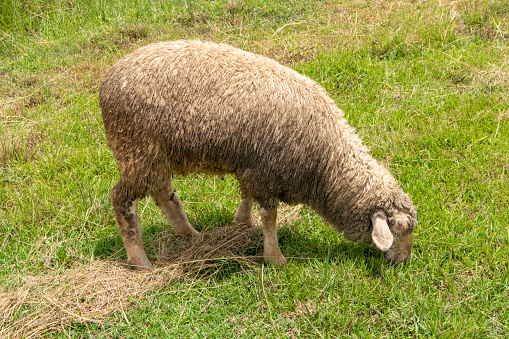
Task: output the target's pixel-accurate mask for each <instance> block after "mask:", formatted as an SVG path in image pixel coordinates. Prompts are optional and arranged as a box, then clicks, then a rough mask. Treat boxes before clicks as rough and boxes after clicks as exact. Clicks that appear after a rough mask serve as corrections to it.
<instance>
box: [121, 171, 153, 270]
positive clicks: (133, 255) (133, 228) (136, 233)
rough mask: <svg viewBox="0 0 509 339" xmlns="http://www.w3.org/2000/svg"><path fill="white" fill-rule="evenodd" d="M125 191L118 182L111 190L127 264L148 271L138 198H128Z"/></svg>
mask: <svg viewBox="0 0 509 339" xmlns="http://www.w3.org/2000/svg"><path fill="white" fill-rule="evenodd" d="M126 192H127V190H126V188H125V187H124V186H123V184H122V181H119V182H118V183H117V184H116V185H115V186H114V187H113V189H112V190H111V200H112V203H113V211H114V212H115V219H116V220H117V224H118V228H119V232H120V235H121V236H122V240H123V242H124V246H125V249H126V251H127V258H128V262H129V264H130V265H131V266H132V267H133V268H135V269H137V270H148V269H150V268H152V264H151V263H150V261H149V260H148V258H147V255H146V254H145V250H144V249H143V238H142V231H141V220H140V218H139V217H138V214H137V205H138V198H136V199H135V198H130V197H129V195H128V194H127V193H126Z"/></svg>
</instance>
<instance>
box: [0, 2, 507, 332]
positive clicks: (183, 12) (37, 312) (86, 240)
mask: <svg viewBox="0 0 509 339" xmlns="http://www.w3.org/2000/svg"><path fill="white" fill-rule="evenodd" d="M171 39H202V40H212V41H219V42H227V43H230V44H232V45H234V46H236V47H240V48H243V49H245V50H249V51H252V52H255V53H259V54H263V55H266V56H269V57H272V58H274V59H276V60H278V61H279V62H280V63H282V64H284V65H287V66H289V67H292V68H294V69H296V70H297V71H299V72H300V73H303V74H305V75H307V76H309V77H311V78H312V79H314V80H315V81H317V82H318V83H320V84H321V85H322V86H324V87H325V88H326V89H327V91H328V92H329V94H330V95H331V97H332V98H333V99H334V100H335V101H336V103H337V104H338V106H339V107H340V108H342V109H343V110H344V111H345V112H346V115H347V118H348V120H349V122H350V124H351V125H352V126H354V127H356V128H357V130H358V133H359V134H360V135H361V136H362V137H363V140H364V143H365V144H366V145H368V146H369V147H370V148H371V150H372V154H373V156H374V157H375V158H377V159H379V160H380V161H381V162H383V163H384V164H386V166H387V167H389V168H390V169H391V171H392V173H393V174H394V175H395V176H396V178H397V179H398V180H399V182H400V183H401V185H402V187H403V189H404V190H405V191H406V192H407V193H409V194H410V196H411V197H412V200H413V201H414V203H415V205H416V206H417V208H418V213H419V225H418V226H417V228H416V231H415V235H414V239H415V240H414V250H413V256H412V259H411V261H410V262H408V263H405V264H404V265H400V266H398V267H395V268H394V267H389V266H387V264H386V263H384V261H383V259H382V258H381V255H380V254H378V253H376V252H375V251H374V250H371V249H370V248H368V247H367V246H364V245H360V244H355V243H351V242H347V241H346V240H344V239H343V238H342V236H341V235H337V234H335V233H334V232H333V231H332V229H331V227H330V226H329V225H327V224H324V222H323V221H322V220H321V219H320V218H319V217H318V216H316V215H315V214H314V212H313V211H312V210H310V209H308V208H306V207H297V208H295V207H293V208H291V207H285V208H284V209H283V213H282V214H283V216H284V217H283V218H281V229H280V231H279V234H280V236H279V243H280V246H281V250H282V252H283V254H284V255H285V256H286V257H287V258H288V259H289V262H288V265H287V266H285V267H284V268H282V269H277V268H274V267H268V266H266V265H264V264H263V263H262V261H261V260H260V259H259V258H258V256H259V255H261V254H262V252H263V248H262V244H261V242H260V232H259V230H258V231H257V230H252V229H250V230H246V231H245V232H244V231H242V232H244V233H242V232H241V231H238V232H237V233H236V231H231V234H233V235H234V237H233V236H232V235H221V234H223V233H220V232H221V230H225V227H227V226H228V225H232V220H233V214H234V212H235V208H236V205H237V204H238V202H239V199H240V194H239V191H238V189H237V185H236V182H235V179H234V178H233V177H225V178H224V179H223V180H221V179H220V178H213V177H205V176H199V175H191V176H190V177H187V178H180V177H177V178H175V184H174V186H175V188H176V190H177V191H178V192H179V195H180V198H181V200H182V201H183V203H184V205H185V208H186V211H187V212H188V216H189V219H190V221H191V223H192V224H193V225H195V227H196V228H197V229H199V230H203V231H204V232H205V233H206V234H209V235H210V234H215V235H213V236H210V239H212V240H211V241H212V243H213V241H216V240H217V241H218V243H219V242H220V241H223V240H224V241H223V243H221V244H222V245H221V246H223V245H224V246H223V247H224V248H226V247H228V251H225V252H221V253H219V252H217V253H219V254H217V253H216V252H214V251H210V248H209V250H207V248H205V247H203V249H204V251H205V252H207V251H208V252H207V253H208V254H206V255H205V254H203V253H202V252H200V253H201V254H200V253H198V254H197V253H194V252H193V248H194V249H195V250H196V248H200V249H202V248H201V247H199V245H196V244H195V245H196V246H198V247H196V246H195V247H192V246H191V244H190V243H189V241H188V240H187V239H183V238H179V237H176V236H174V235H173V234H172V231H171V228H170V227H169V226H168V225H167V223H166V221H165V219H164V217H163V216H162V214H161V213H160V212H159V211H158V209H157V208H156V207H155V205H154V204H153V202H152V201H150V200H149V199H146V200H144V201H143V202H142V203H141V204H140V206H139V212H140V217H141V218H142V222H143V224H144V236H145V241H146V243H147V245H146V249H147V252H148V255H149V258H150V259H151V260H152V261H153V262H157V263H158V265H157V268H156V269H155V270H154V271H152V272H149V273H141V274H140V273H136V272H132V271H130V270H128V269H125V268H123V267H122V264H123V263H125V262H126V255H125V251H124V249H123V245H122V241H121V239H120V237H119V235H118V231H117V228H116V225H115V221H114V217H113V211H112V208H111V202H110V200H109V191H110V189H111V187H112V186H113V184H114V183H115V182H116V181H117V180H118V172H117V169H116V164H115V161H114V159H113V157H112V155H111V152H110V151H109V149H108V147H107V145H106V141H105V137H104V130H103V127H102V120H101V114H100V110H99V106H98V100H97V90H98V85H99V83H100V81H101V78H102V76H103V75H104V73H105V72H106V71H107V70H108V68H109V67H110V66H111V65H112V64H113V63H114V62H115V61H116V60H118V59H119V58H120V57H121V56H123V55H125V54H127V53H129V52H130V51H132V50H134V49H135V48H137V47H140V46H143V45H145V44H148V43H150V42H155V41H161V40H171ZM508 150H509V1H507V0H496V1H491V0H458V1H450V0H442V1H439V0H430V1H421V0H408V1H389V0H360V1H358V0H345V1H333V0H329V1H314V0H291V1H277V0H260V1H254V0H245V1H242V0H229V1H226V0H212V1H206V0H190V1H171V0H170V1H159V0H136V1H135V0H124V1H121V0H112V1H103V0H75V1H73V0H55V1H49V0H26V1H14V0H1V1H0V267H1V268H0V284H1V287H2V291H0V314H1V315H0V337H12V338H14V337H39V336H42V337H59V338H68V337H72V338H84V337H87V338H88V337H90V338H130V337H135V336H136V337H143V338H145V337H146V338H149V337H150V338H157V337H161V338H173V337H174V338H178V337H180V338H185V337H189V338H204V337H207V338H225V337H228V338H229V337H258V338H297V337H299V338H300V337H304V338H306V337H307V338H336V337H358V338H364V337H372V338H385V337H405V338H406V337H409V338H413V337H432V338H457V337H467V338H476V337H483V338H485V337H487V338H503V337H505V336H506V335H509V182H508V173H509V152H508ZM324 156H326V155H324ZM226 229H227V230H228V228H226ZM214 232H217V233H214ZM236 234H238V235H239V237H237V235H236ZM221 237H223V238H221ZM228 237H230V238H228ZM221 239H222V240H221ZM239 239H240V240H242V241H236V242H234V241H233V240H239ZM179 244H181V245H179ZM190 246H191V247H190ZM211 246H214V245H211ZM223 247H222V248H223ZM206 250H207V251H206ZM191 252H193V253H191ZM215 253H216V254H215ZM191 254H192V255H191ZM207 255H208V256H207ZM200 256H202V257H203V258H207V259H211V258H212V259H215V260H206V261H205V260H204V261H200ZM179 260H180V261H179ZM176 262H180V263H181V264H180V265H175V263H176ZM96 306H97V307H96Z"/></svg>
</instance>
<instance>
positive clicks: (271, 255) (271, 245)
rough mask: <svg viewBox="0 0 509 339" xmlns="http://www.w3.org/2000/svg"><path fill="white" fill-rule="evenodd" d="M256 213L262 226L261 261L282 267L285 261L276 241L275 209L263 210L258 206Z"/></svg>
mask: <svg viewBox="0 0 509 339" xmlns="http://www.w3.org/2000/svg"><path fill="white" fill-rule="evenodd" d="M258 212H260V216H261V219H262V226H263V259H264V260H265V262H271V263H273V264H275V265H277V266H284V265H285V264H286V259H285V257H283V254H282V253H281V250H280V249H279V244H278V241H277V222H276V219H277V207H274V208H264V207H261V206H260V205H258Z"/></svg>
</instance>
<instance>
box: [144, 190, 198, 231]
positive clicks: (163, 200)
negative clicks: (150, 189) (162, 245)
mask: <svg viewBox="0 0 509 339" xmlns="http://www.w3.org/2000/svg"><path fill="white" fill-rule="evenodd" d="M152 199H154V202H155V203H156V205H157V206H159V208H160V209H161V212H163V214H164V216H165V217H166V219H168V222H169V223H170V224H171V226H172V227H173V229H174V230H175V233H176V234H183V235H187V236H198V235H200V233H199V232H198V231H197V230H195V229H194V227H193V226H192V225H191V224H190V223H189V220H187V215H186V212H185V211H184V207H183V206H182V203H181V202H180V199H179V198H178V196H177V195H176V194H175V192H173V190H172V188H171V182H167V183H165V184H164V185H163V187H162V188H161V189H160V190H158V191H156V192H154V193H152Z"/></svg>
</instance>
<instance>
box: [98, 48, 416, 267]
mask: <svg viewBox="0 0 509 339" xmlns="http://www.w3.org/2000/svg"><path fill="white" fill-rule="evenodd" d="M99 101H100V106H101V109H102V115H103V121H104V127H105V131H106V138H107V140H108V145H109V147H110V148H111V150H112V151H113V155H114V156H115V158H116V160H117V163H118V167H119V171H120V180H119V182H118V183H117V184H116V185H115V186H114V187H113V189H112V192H111V199H112V203H113V209H114V212H115V218H116V220H117V222H118V225H119V229H120V234H121V236H122V239H123V241H124V245H125V247H126V250H127V255H128V257H129V262H130V263H131V264H132V265H133V267H136V268H138V269H146V268H150V267H151V266H152V265H151V263H150V261H149V260H148V259H147V256H146V254H145V251H144V249H143V243H142V234H141V223H140V218H139V217H138V215H137V212H136V205H137V202H138V200H139V199H142V198H143V197H144V196H145V195H146V194H147V193H148V194H150V195H151V196H152V198H153V199H154V201H155V203H156V204H157V205H158V206H159V208H160V209H161V210H162V212H163V213H164V215H165V216H166V218H167V219H168V221H169V222H170V224H171V225H172V226H173V228H174V229H175V232H176V233H177V234H186V235H189V236H196V235H198V234H199V233H198V232H197V231H196V230H195V229H194V228H193V226H191V224H190V223H189V221H188V220H187V217H186V214H185V212H184V210H183V208H182V204H181V203H180V201H179V199H178V197H177V195H176V194H175V193H174V192H173V190H172V186H171V177H172V173H177V174H183V175H185V174H187V173H191V172H200V173H207V174H216V175H223V174H225V173H232V174H235V176H236V178H237V180H238V181H239V184H240V190H241V197H242V201H241V202H240V206H239V208H238V210H237V212H236V214H235V220H236V221H237V222H250V220H251V209H252V206H253V202H256V203H257V204H258V211H259V213H260V215H261V220H262V226H263V234H264V258H265V261H268V262H273V263H275V264H277V265H284V264H285V262H286V259H285V258H284V257H283V255H282V254H281V251H280V249H279V246H278V241H277V231H276V215H277V207H278V205H279V202H280V201H282V202H285V203H288V204H298V203H303V204H306V205H308V206H310V207H311V208H313V209H314V210H315V211H316V212H317V213H318V214H319V215H320V216H322V217H323V218H324V219H325V220H326V221H327V222H329V223H331V224H332V225H333V226H334V228H335V229H336V230H337V231H338V232H343V234H344V237H345V238H346V239H349V240H352V241H362V242H364V243H367V244H369V245H371V246H373V247H375V248H377V249H378V250H380V251H382V252H385V256H386V258H387V259H388V260H390V261H392V262H395V263H399V262H401V261H403V260H405V259H406V258H408V257H409V256H410V253H411V247H412V232H413V230H414V227H415V225H416V223H417V220H416V214H417V213H416V209H415V207H414V206H413V204H412V202H411V201H410V198H409V197H408V195H406V194H405V193H404V192H403V191H402V190H401V188H400V187H399V186H398V184H397V182H396V180H395V179H394V177H393V176H392V175H391V174H390V173H389V171H387V170H386V169H385V168H384V167H383V166H382V165H380V164H378V163H377V162H376V161H375V160H374V159H373V158H372V157H371V156H370V155H369V153H368V149H367V148H366V147H364V146H363V145H362V144H361V140H360V139H359V138H358V137H357V135H356V134H355V131H354V129H353V128H352V127H350V126H349V125H348V123H347V121H346V120H345V118H344V117H343V112H342V111H341V110H340V109H339V108H337V107H336V105H335V103H334V101H333V100H332V99H331V98H330V97H329V96H328V95H327V93H326V91H325V90H324V89H323V88H322V87H321V86H319V85H318V84H316V83H315V82H314V81H313V80H311V79H309V78H307V77H305V76H303V75H301V74H299V73H297V72H295V71H294V70H292V69H290V68H287V67H284V66H282V65H280V64H279V63H277V62H276V61H274V60H272V59H269V58H266V57H263V56H259V55H255V54H252V53H249V52H244V51H242V50H239V49H237V48H234V47H231V46H229V45H225V44H216V43H210V42H201V41H170V42H160V43H154V44H151V45H148V46H145V47H142V48H140V49H138V50H136V51H134V52H133V53H131V54H129V55H127V56H125V57H124V58H122V59H121V60H120V61H118V62H117V63H116V64H115V65H114V66H113V67H112V68H111V70H110V71H109V72H108V74H106V76H105V78H104V80H103V82H102V84H101V87H100V89H99Z"/></svg>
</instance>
